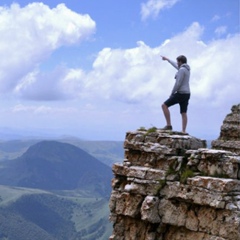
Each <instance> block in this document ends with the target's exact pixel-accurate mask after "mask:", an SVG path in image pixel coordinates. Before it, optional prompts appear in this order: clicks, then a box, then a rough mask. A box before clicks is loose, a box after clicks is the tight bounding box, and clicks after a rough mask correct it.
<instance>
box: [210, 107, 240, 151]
mask: <svg viewBox="0 0 240 240" xmlns="http://www.w3.org/2000/svg"><path fill="white" fill-rule="evenodd" d="M231 110H232V112H231V113H229V114H228V115H227V116H226V118H225V119H224V121H223V125H222V127H221V132H220V136H219V138H218V139H217V140H215V141H213V142H212V148H215V149H223V150H227V151H232V152H235V153H237V154H238V155H240V104H238V105H234V106H233V107H232V109H231Z"/></svg>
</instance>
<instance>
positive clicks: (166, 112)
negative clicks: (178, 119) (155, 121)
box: [162, 103, 171, 126]
mask: <svg viewBox="0 0 240 240" xmlns="http://www.w3.org/2000/svg"><path fill="white" fill-rule="evenodd" d="M162 110H163V113H164V116H165V119H166V122H167V126H171V116H170V112H169V109H168V106H167V105H165V104H164V103H163V105H162Z"/></svg>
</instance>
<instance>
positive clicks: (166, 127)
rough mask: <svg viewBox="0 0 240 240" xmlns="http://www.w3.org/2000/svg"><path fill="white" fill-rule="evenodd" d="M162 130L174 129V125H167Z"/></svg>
mask: <svg viewBox="0 0 240 240" xmlns="http://www.w3.org/2000/svg"><path fill="white" fill-rule="evenodd" d="M161 130H172V126H171V125H167V126H165V127H164V128H161Z"/></svg>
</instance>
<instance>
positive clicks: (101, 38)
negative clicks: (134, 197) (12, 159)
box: [0, 0, 240, 141]
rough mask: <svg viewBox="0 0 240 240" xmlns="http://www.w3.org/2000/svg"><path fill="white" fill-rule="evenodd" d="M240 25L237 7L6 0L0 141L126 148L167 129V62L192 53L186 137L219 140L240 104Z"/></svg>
mask: <svg viewBox="0 0 240 240" xmlns="http://www.w3.org/2000/svg"><path fill="white" fill-rule="evenodd" d="M239 18H240V1H239V0H203V1H199V0H198V1H197V0H141V1H136V0H135V1H129V0H128V1H126V0H121V1H120V0H119V1H118V0H114V1H113V0H112V1H111V0H92V1H89V0H88V1H87V0H68V1H66V2H63V1H58V0H51V1H50V0H46V1H45V0H44V1H41V2H34V1H28V0H16V1H14V2H13V1H9V0H3V1H1V3H0V56H1V59H0V135H1V132H2V134H4V133H5V132H7V131H9V132H15V133H19V134H20V135H22V136H37V135H39V136H40V135H44V134H45V136H47V135H48V136H74V137H78V138H81V139H87V140H117V141H122V140H124V138H125V134H126V132H128V131H135V130H136V129H138V128H140V127H145V128H147V129H148V128H151V127H153V126H154V127H157V128H161V127H164V126H165V125H166V123H165V119H164V116H163V113H162V109H161V105H162V103H163V102H164V101H165V100H166V99H167V98H168V97H169V95H170V93H171V90H172V88H173V85H174V83H175V79H174V76H175V73H176V69H174V68H173V67H172V66H171V65H170V64H169V63H168V62H167V61H163V60H162V58H161V56H166V57H168V58H170V59H172V60H176V57H177V56H179V55H185V56H186V57H187V59H188V64H189V65H190V67H191V78H190V87H191V99H190V102H189V108H188V126H187V132H188V133H189V134H190V135H192V136H195V137H199V138H203V139H210V140H213V139H216V138H218V137H219V133H220V128H221V125H222V123H223V120H224V118H225V116H226V115H227V114H228V113H230V112H231V107H232V106H233V105H235V104H239V103H240V97H239V92H240V84H239V80H240V77H239V76H240V64H239V56H240V20H239ZM170 112H171V118H172V125H173V129H174V130H176V131H181V115H180V113H179V106H178V105H175V106H173V107H171V108H170ZM0 139H1V136H0Z"/></svg>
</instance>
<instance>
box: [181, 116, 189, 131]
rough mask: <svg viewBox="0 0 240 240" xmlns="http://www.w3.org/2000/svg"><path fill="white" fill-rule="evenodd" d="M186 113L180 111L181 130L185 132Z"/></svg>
mask: <svg viewBox="0 0 240 240" xmlns="http://www.w3.org/2000/svg"><path fill="white" fill-rule="evenodd" d="M187 121H188V118H187V113H182V132H183V133H186V127H187Z"/></svg>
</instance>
